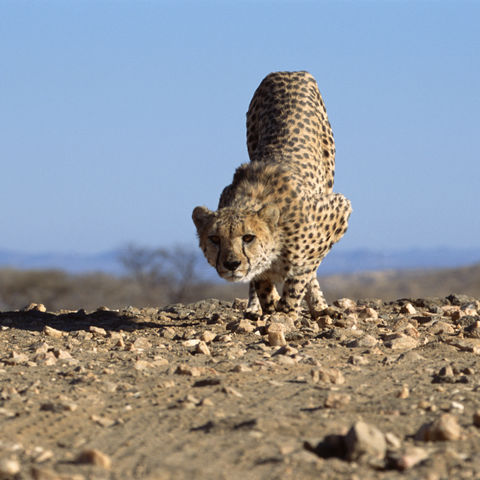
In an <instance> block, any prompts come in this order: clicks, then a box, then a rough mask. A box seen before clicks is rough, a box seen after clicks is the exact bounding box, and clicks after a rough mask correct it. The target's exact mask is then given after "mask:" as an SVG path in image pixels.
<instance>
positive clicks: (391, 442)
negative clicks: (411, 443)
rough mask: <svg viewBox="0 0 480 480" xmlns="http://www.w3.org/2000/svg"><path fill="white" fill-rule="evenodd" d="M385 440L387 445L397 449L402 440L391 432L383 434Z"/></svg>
mask: <svg viewBox="0 0 480 480" xmlns="http://www.w3.org/2000/svg"><path fill="white" fill-rule="evenodd" d="M385 440H386V441H387V446H388V447H391V448H395V449H399V448H400V447H401V446H402V441H401V440H400V439H399V438H398V437H397V436H396V435H395V434H394V433H392V432H387V433H386V434H385Z"/></svg>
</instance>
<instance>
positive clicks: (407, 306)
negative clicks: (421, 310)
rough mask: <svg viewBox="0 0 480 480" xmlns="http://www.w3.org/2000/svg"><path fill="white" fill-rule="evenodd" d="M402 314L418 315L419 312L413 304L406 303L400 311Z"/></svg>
mask: <svg viewBox="0 0 480 480" xmlns="http://www.w3.org/2000/svg"><path fill="white" fill-rule="evenodd" d="M400 313H408V314H409V315H415V314H416V313H417V310H416V308H415V307H414V306H413V305H412V304H411V303H406V304H405V305H404V306H403V307H402V308H401V309H400Z"/></svg>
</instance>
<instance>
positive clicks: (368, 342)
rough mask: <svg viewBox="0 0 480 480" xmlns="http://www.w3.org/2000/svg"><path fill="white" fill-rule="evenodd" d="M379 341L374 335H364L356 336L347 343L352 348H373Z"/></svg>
mask: <svg viewBox="0 0 480 480" xmlns="http://www.w3.org/2000/svg"><path fill="white" fill-rule="evenodd" d="M377 343H378V340H377V339H376V338H375V337H374V336H373V335H369V334H368V333H367V334H366V335H363V337H360V338H356V339H355V340H352V341H351V342H349V343H348V344H347V346H348V347H351V348H371V347H374V346H375V345H376V344H377Z"/></svg>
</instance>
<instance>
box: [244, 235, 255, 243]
mask: <svg viewBox="0 0 480 480" xmlns="http://www.w3.org/2000/svg"><path fill="white" fill-rule="evenodd" d="M242 240H243V241H244V243H252V242H253V241H254V240H255V235H250V234H247V235H244V236H243V237H242Z"/></svg>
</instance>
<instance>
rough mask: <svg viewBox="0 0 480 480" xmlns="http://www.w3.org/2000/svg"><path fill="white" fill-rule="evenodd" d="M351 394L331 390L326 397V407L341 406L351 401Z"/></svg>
mask: <svg viewBox="0 0 480 480" xmlns="http://www.w3.org/2000/svg"><path fill="white" fill-rule="evenodd" d="M350 400H351V396H350V395H349V394H348V393H339V392H330V393H329V394H328V395H327V398H326V399H325V403H324V406H325V408H341V407H345V406H346V405H348V404H349V403H350Z"/></svg>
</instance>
